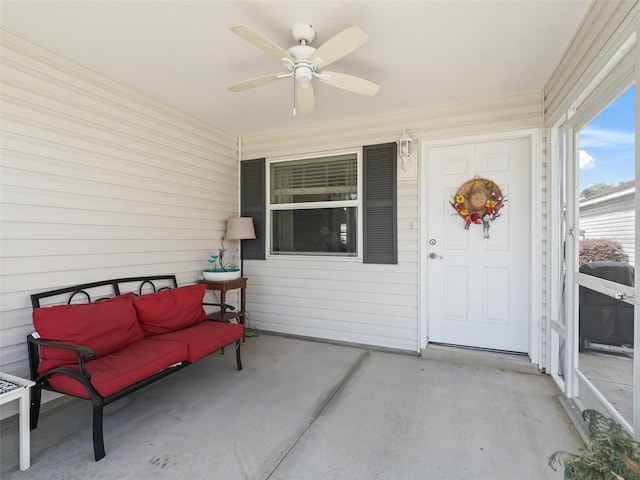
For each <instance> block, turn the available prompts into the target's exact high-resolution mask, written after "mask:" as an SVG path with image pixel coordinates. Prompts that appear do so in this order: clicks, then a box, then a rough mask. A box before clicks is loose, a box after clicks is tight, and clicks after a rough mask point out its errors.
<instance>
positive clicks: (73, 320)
mask: <svg viewBox="0 0 640 480" xmlns="http://www.w3.org/2000/svg"><path fill="white" fill-rule="evenodd" d="M33 326H34V327H35V329H36V332H38V334H39V335H40V337H41V338H42V339H43V340H55V341H58V342H61V343H70V344H73V345H84V346H85V347H89V348H90V349H91V350H93V351H94V352H96V357H102V356H104V355H107V354H108V353H111V352H115V351H116V350H120V349H121V348H124V347H126V346H127V345H130V344H132V343H134V342H137V341H139V340H142V339H143V338H144V333H143V332H142V329H141V328H140V324H139V323H138V318H137V316H136V310H135V308H133V293H127V294H125V295H119V296H117V297H113V298H110V299H109V300H101V301H99V302H95V303H83V304H73V305H55V306H53V307H41V308H36V309H35V310H34V311H33ZM40 357H41V358H42V359H43V360H47V362H46V363H47V366H48V368H54V367H56V366H58V365H64V364H66V363H70V362H72V363H73V362H75V361H76V359H77V357H76V354H75V353H73V352H71V351H69V350H62V349H59V348H51V347H49V348H46V347H43V348H41V349H40Z"/></svg>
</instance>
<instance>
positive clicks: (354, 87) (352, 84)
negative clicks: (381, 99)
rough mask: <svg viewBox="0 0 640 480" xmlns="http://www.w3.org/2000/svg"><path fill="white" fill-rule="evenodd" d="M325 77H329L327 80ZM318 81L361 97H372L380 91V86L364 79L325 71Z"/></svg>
mask: <svg viewBox="0 0 640 480" xmlns="http://www.w3.org/2000/svg"><path fill="white" fill-rule="evenodd" d="M327 75H328V76H329V77H328V78H327V77H326V76H327ZM320 81H321V82H324V83H326V84H328V85H331V86H332V87H338V88H341V89H343V90H348V91H350V92H353V93H359V94H361V95H370V96H373V95H375V94H376V93H378V90H379V89H380V85H378V84H377V83H373V82H370V81H369V80H365V79H364V78H360V77H354V76H353V75H347V74H346V73H338V72H327V71H326V70H325V71H323V72H322V74H321V75H320Z"/></svg>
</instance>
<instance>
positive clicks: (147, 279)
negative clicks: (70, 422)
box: [27, 275, 242, 461]
mask: <svg viewBox="0 0 640 480" xmlns="http://www.w3.org/2000/svg"><path fill="white" fill-rule="evenodd" d="M162 281H164V282H165V283H170V286H165V287H161V288H156V283H159V282H162ZM127 283H128V284H131V283H137V284H138V290H137V292H134V294H136V295H142V294H143V289H144V288H145V287H147V288H151V289H152V292H156V291H161V290H167V289H170V288H176V287H177V286H178V282H177V280H176V276H175V275H153V276H144V277H129V278H117V279H113V280H103V281H99V282H92V283H84V284H80V285H74V286H71V287H65V288H59V289H56V290H50V291H47V292H40V293H35V294H33V295H31V305H32V307H33V309H36V308H40V307H42V306H43V305H41V300H42V299H45V298H50V297H57V296H60V295H66V294H69V296H68V298H67V301H66V303H67V304H71V301H72V299H73V298H74V297H75V296H76V295H77V294H82V295H83V296H85V297H86V303H91V302H92V298H91V295H90V293H89V292H88V291H89V290H91V289H94V288H103V289H104V287H110V288H111V291H110V292H108V293H107V295H106V296H105V295H104V294H103V295H101V297H100V298H96V299H95V300H94V301H96V302H97V301H100V300H106V299H108V298H112V297H114V296H117V295H121V294H122V293H126V292H122V291H121V285H123V284H127ZM203 305H210V306H218V307H220V308H221V309H222V310H224V311H225V312H226V310H230V309H231V310H232V309H234V307H233V306H231V305H228V304H220V303H207V302H203ZM240 344H241V341H240V340H237V341H236V342H235V347H236V364H237V367H238V370H242V360H241V357H240ZM40 347H52V348H62V349H65V350H71V351H73V352H75V354H76V357H77V359H78V370H73V369H69V368H65V367H59V368H54V369H52V370H49V371H48V372H46V373H44V374H42V375H40V374H38V364H39V363H40ZM27 348H28V353H29V370H30V375H31V380H33V381H34V382H35V383H36V384H35V386H33V387H32V388H31V411H30V421H31V430H34V429H35V428H37V426H38V419H39V417H40V405H41V403H42V390H49V391H52V392H57V393H64V394H65V395H70V394H68V393H65V392H59V391H58V390H56V389H55V388H53V387H52V386H51V385H50V384H49V382H48V380H47V379H48V378H49V377H50V376H51V375H53V374H62V375H66V376H68V377H71V378H73V379H75V380H77V381H78V382H80V383H81V384H82V385H84V387H85V388H86V389H87V391H88V392H89V396H90V400H91V403H92V405H93V450H94V454H95V459H96V461H98V460H101V459H102V458H104V456H105V448H104V437H103V411H104V407H105V406H106V405H109V404H111V403H113V402H115V401H116V400H120V399H121V398H123V397H126V396H127V395H129V394H130V393H133V392H135V391H137V390H140V389H141V388H143V387H146V386H147V385H150V384H152V383H154V382H157V381H158V380H160V379H162V378H164V377H166V376H167V375H170V374H172V373H174V372H176V371H178V370H181V369H183V368H184V367H187V366H189V365H191V362H188V361H186V360H185V361H183V362H181V363H179V364H176V365H173V366H171V367H168V368H166V369H164V370H161V371H159V372H157V373H155V374H154V375H152V376H150V377H148V378H145V379H144V380H141V381H139V382H136V383H134V384H132V385H129V386H128V387H126V388H124V389H123V390H120V391H119V392H116V393H114V394H112V395H109V396H107V397H102V396H101V395H100V394H99V393H98V392H97V391H96V390H95V388H93V386H92V385H91V376H90V375H89V374H88V373H87V371H86V369H85V362H86V361H87V360H89V359H91V358H93V357H95V355H96V354H95V352H93V351H92V350H91V349H89V348H87V347H83V346H80V345H69V344H64V343H60V342H54V341H50V340H46V339H42V338H38V337H37V336H34V334H33V333H31V334H29V335H27ZM221 350H222V352H223V353H224V347H223V348H222V349H221ZM212 353H213V352H212ZM71 396H75V395H71ZM76 398H82V399H84V400H86V398H83V397H76Z"/></svg>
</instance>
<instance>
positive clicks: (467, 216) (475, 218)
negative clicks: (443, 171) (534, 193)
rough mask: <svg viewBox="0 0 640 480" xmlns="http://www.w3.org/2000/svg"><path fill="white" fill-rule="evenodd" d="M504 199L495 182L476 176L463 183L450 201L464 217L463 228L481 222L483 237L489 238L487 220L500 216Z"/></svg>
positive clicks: (467, 228) (466, 228)
mask: <svg viewBox="0 0 640 480" xmlns="http://www.w3.org/2000/svg"><path fill="white" fill-rule="evenodd" d="M506 201H507V199H506V198H505V197H503V196H502V191H501V190H500V187H498V185H496V184H495V182H493V181H492V180H489V179H487V178H478V177H476V178H473V179H471V180H469V181H467V182H465V183H463V184H462V185H461V186H460V187H459V188H458V190H457V191H456V195H455V197H454V200H453V201H452V202H450V203H451V206H452V207H453V208H454V209H455V211H456V212H457V213H458V215H460V216H461V217H462V218H463V219H464V228H465V230H469V225H471V224H472V223H476V224H482V225H483V226H484V238H489V222H490V221H493V220H495V219H496V218H498V217H499V216H500V213H499V212H500V209H501V208H502V207H504V204H505V202H506Z"/></svg>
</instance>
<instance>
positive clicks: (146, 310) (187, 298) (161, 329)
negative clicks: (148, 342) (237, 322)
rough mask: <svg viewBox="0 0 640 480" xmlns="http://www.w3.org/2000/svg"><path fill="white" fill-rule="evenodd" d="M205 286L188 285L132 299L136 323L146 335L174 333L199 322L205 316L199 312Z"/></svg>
mask: <svg viewBox="0 0 640 480" xmlns="http://www.w3.org/2000/svg"><path fill="white" fill-rule="evenodd" d="M206 289H207V286H206V285H204V284H203V285H200V284H197V285H187V286H186V287H178V288H171V289H169V290H162V291H161V292H156V293H150V294H147V295H141V296H139V297H136V298H134V299H133V305H134V306H135V308H136V311H137V312H138V321H139V322H140V325H141V326H142V331H143V332H144V334H145V335H158V334H160V333H168V332H174V331H176V330H180V329H182V328H186V327H189V326H191V325H194V324H196V323H198V322H201V321H203V320H204V319H205V317H206V316H207V315H206V313H205V311H204V308H202V300H203V298H204V292H205V291H206Z"/></svg>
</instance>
